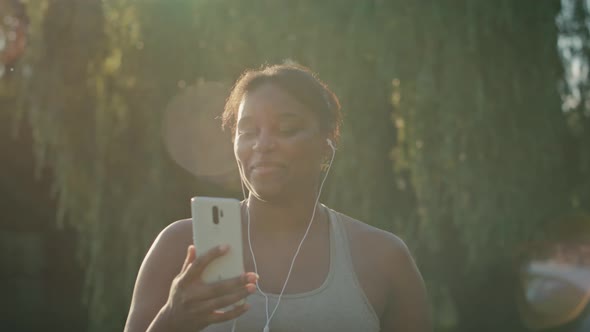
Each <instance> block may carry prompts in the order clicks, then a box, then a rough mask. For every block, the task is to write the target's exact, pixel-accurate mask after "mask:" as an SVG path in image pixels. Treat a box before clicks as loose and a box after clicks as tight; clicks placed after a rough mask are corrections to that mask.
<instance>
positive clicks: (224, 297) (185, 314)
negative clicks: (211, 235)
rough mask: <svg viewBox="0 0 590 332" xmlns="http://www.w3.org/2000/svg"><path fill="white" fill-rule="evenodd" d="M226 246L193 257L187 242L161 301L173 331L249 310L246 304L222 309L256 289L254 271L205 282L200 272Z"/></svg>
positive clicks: (200, 326) (197, 327)
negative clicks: (174, 275)
mask: <svg viewBox="0 0 590 332" xmlns="http://www.w3.org/2000/svg"><path fill="white" fill-rule="evenodd" d="M228 250H229V247H228V246H218V247H215V248H213V249H211V250H209V251H207V252H206V253H204V254H203V255H201V256H199V257H196V253H195V247H194V246H193V245H190V246H189V247H188V252H187V256H186V259H185V261H184V264H183V266H182V269H181V271H180V273H179V274H178V275H177V276H176V277H175V278H174V280H173V281H172V285H171V287H170V294H169V296H168V301H167V302H166V304H165V305H164V308H162V309H163V311H164V312H165V316H166V321H167V323H168V324H169V326H170V327H171V330H173V331H190V332H194V331H200V330H202V329H204V328H206V327H207V326H209V325H211V324H214V323H220V322H224V321H227V320H231V319H234V318H236V317H238V316H240V315H242V314H243V313H244V312H246V310H248V304H246V303H244V304H241V305H236V306H235V307H233V308H232V309H230V310H228V311H222V310H221V309H223V308H226V307H228V306H231V305H232V304H234V303H236V302H238V301H240V300H242V299H244V298H245V297H246V296H248V295H250V294H252V293H254V292H255V291H256V284H255V283H256V280H257V278H258V276H257V275H256V274H255V273H245V274H242V275H241V276H238V277H235V278H232V279H227V280H221V281H217V282H214V283H205V282H204V281H203V280H202V279H201V275H202V273H203V271H204V269H205V267H207V265H208V264H209V263H211V262H212V261H213V260H214V259H216V258H218V257H220V256H222V255H224V254H225V253H226V252H227V251H228Z"/></svg>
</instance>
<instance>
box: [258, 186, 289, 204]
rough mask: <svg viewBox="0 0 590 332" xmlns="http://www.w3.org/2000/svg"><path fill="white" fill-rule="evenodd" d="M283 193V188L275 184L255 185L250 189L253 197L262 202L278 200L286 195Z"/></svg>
mask: <svg viewBox="0 0 590 332" xmlns="http://www.w3.org/2000/svg"><path fill="white" fill-rule="evenodd" d="M285 193H286V191H285V190H284V188H281V187H280V186H276V185H269V186H255V187H254V188H253V190H252V194H253V195H254V197H256V199H258V200H259V201H263V202H275V201H280V200H281V199H283V198H284V197H285V196H286V195H285Z"/></svg>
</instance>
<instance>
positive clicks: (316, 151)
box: [234, 83, 326, 201]
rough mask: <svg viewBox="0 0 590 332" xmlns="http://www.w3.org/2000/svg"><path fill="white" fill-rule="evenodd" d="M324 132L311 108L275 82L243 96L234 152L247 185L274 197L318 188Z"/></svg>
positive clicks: (261, 194) (267, 197)
mask: <svg viewBox="0 0 590 332" xmlns="http://www.w3.org/2000/svg"><path fill="white" fill-rule="evenodd" d="M325 152H326V135H325V134H323V133H322V132H321V130H320V123H319V118H318V116H317V115H316V114H314V113H313V112H312V111H311V110H309V109H308V108H307V107H305V106H304V105H303V104H301V103H300V102H298V101H297V100H296V99H295V98H293V97H291V95H289V94H288V93H286V92H284V91H283V90H281V89H280V88H278V87H276V86H275V85H273V84H271V83H265V84H263V85H261V86H259V87H258V88H256V89H255V90H253V91H250V92H248V93H247V94H246V95H244V98H243V99H242V102H241V103H240V107H239V110H238V115H237V126H236V134H235V139H234V153H235V155H236V159H237V161H238V164H239V166H240V168H241V169H242V170H243V173H244V174H243V176H244V180H245V182H246V185H247V186H248V189H249V190H250V191H251V193H252V194H253V195H255V196H256V197H257V198H259V199H261V200H265V201H273V200H277V199H279V200H280V199H281V198H289V197H293V195H297V194H304V195H309V194H311V193H313V192H314V190H316V189H317V184H318V178H319V174H320V171H321V162H322V159H323V156H324V154H325Z"/></svg>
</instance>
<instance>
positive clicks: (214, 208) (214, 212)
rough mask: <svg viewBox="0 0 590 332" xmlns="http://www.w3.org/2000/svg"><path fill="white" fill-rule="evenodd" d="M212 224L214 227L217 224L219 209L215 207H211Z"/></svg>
mask: <svg viewBox="0 0 590 332" xmlns="http://www.w3.org/2000/svg"><path fill="white" fill-rule="evenodd" d="M213 223H214V224H215V225H217V224H219V208H217V206H214V207H213Z"/></svg>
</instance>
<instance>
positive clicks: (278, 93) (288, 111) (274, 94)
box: [237, 83, 313, 119]
mask: <svg viewBox="0 0 590 332" xmlns="http://www.w3.org/2000/svg"><path fill="white" fill-rule="evenodd" d="M266 114H268V115H270V116H272V115H276V116H280V117H297V116H304V117H305V116H309V115H313V114H312V112H311V111H310V110H309V109H308V108H307V107H306V106H305V105H303V104H302V103H301V102H299V101H298V100H297V99H295V98H294V97H293V96H291V95H290V94H289V93H287V92H285V91H284V90H283V89H281V88H279V87H277V86H276V85H274V84H271V83H265V84H263V85H261V86H259V87H257V88H256V89H254V90H252V91H249V92H247V93H246V94H244V96H243V97H242V100H241V101H240V106H239V107H238V114H237V118H238V119H240V118H243V117H248V116H253V115H266Z"/></svg>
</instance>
